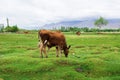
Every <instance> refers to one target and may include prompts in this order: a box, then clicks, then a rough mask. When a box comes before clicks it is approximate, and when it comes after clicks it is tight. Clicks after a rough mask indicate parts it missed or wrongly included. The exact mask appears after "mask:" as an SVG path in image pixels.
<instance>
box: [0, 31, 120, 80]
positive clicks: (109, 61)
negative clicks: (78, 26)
mask: <svg viewBox="0 0 120 80" xmlns="http://www.w3.org/2000/svg"><path fill="white" fill-rule="evenodd" d="M65 36H66V40H67V43H68V44H69V45H71V46H72V47H71V49H70V53H69V57H68V58H65V57H64V55H62V57H59V58H56V52H55V48H52V49H51V50H50V52H49V53H48V58H40V54H39V49H38V48H37V43H38V39H37V33H32V34H15V33H8V34H6V33H1V34H0V80H120V57H119V56H120V35H119V34H111V33H110V34H109V33H107V34H95V33H93V34H88V33H85V34H81V35H80V36H77V35H75V34H73V33H65Z"/></svg>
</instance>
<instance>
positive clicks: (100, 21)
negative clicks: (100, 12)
mask: <svg viewBox="0 0 120 80" xmlns="http://www.w3.org/2000/svg"><path fill="white" fill-rule="evenodd" d="M107 24H108V21H107V20H105V19H104V18H103V17H100V18H99V19H97V20H96V21H95V23H94V25H96V26H97V27H99V29H101V27H102V26H104V25H107Z"/></svg>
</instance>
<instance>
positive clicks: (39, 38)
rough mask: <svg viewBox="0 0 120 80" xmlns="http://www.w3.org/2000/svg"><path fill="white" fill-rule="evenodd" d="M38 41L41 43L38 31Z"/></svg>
mask: <svg viewBox="0 0 120 80" xmlns="http://www.w3.org/2000/svg"><path fill="white" fill-rule="evenodd" d="M38 41H39V42H40V41H41V37H40V31H39V32H38Z"/></svg>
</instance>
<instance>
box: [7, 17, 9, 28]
mask: <svg viewBox="0 0 120 80" xmlns="http://www.w3.org/2000/svg"><path fill="white" fill-rule="evenodd" d="M7 27H9V19H8V18H7Z"/></svg>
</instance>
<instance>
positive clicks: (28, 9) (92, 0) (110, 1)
mask: <svg viewBox="0 0 120 80" xmlns="http://www.w3.org/2000/svg"><path fill="white" fill-rule="evenodd" d="M119 4H120V1H119V0H0V23H4V24H6V18H9V20H10V24H11V25H15V24H17V25H18V26H20V27H21V28H23V27H25V26H42V25H44V24H46V23H51V22H59V21H62V20H71V19H81V18H84V17H89V16H103V17H105V18H120V5H119Z"/></svg>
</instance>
